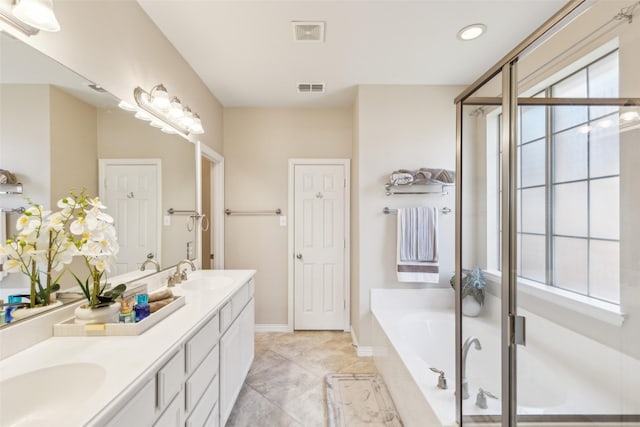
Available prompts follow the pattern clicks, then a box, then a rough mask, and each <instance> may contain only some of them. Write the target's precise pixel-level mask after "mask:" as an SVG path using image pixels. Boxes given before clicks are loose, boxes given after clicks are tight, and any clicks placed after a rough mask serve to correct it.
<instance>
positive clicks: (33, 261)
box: [0, 190, 126, 308]
mask: <svg viewBox="0 0 640 427" xmlns="http://www.w3.org/2000/svg"><path fill="white" fill-rule="evenodd" d="M29 205H30V207H29V208H28V209H27V210H26V211H25V212H24V214H23V215H21V216H20V218H18V221H17V223H16V230H17V234H16V236H15V237H14V238H13V239H9V240H7V242H6V244H5V245H0V257H3V256H4V257H6V258H7V260H6V262H5V263H4V269H5V271H7V272H20V273H23V274H25V275H26V276H27V277H28V278H29V282H30V294H29V300H30V307H31V308H34V307H36V306H42V305H48V304H49V303H50V301H51V294H52V293H53V292H55V291H57V290H59V289H60V285H59V284H58V281H59V280H60V278H61V277H62V275H63V274H64V271H65V267H66V266H67V265H69V264H70V263H71V261H72V260H73V258H74V257H76V256H80V257H82V258H83V259H84V262H85V265H86V267H87V269H88V270H89V275H88V277H87V279H86V280H85V281H84V282H83V281H82V280H81V279H80V278H78V276H77V275H76V274H74V273H73V272H71V274H72V275H73V276H74V277H75V279H76V281H77V282H78V284H79V285H80V287H81V288H82V292H83V293H84V295H85V297H86V298H87V300H88V304H87V305H88V306H89V307H90V308H98V307H103V306H106V305H110V304H112V303H113V302H115V300H116V298H118V297H119V296H120V294H122V292H124V290H125V289H126V286H125V285H124V284H121V285H118V286H116V287H114V288H113V289H110V290H106V275H107V273H109V272H110V269H111V264H112V262H113V260H114V258H115V256H116V254H117V253H118V249H119V246H118V239H117V237H116V230H115V227H114V225H113V218H112V217H111V216H109V215H108V214H106V213H105V212H104V210H105V209H106V206H104V205H103V204H102V203H101V202H100V200H99V199H98V198H97V197H95V198H91V197H89V196H87V195H86V193H85V190H82V191H81V192H80V193H78V194H76V193H74V192H73V191H71V193H70V194H69V196H68V197H65V198H63V199H61V200H59V201H58V203H57V206H58V208H60V211H57V212H51V211H48V210H45V209H44V208H43V206H42V205H40V204H37V203H34V202H32V201H31V200H29ZM103 279H104V280H103ZM25 296H26V295H25Z"/></svg>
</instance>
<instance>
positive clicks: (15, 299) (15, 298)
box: [4, 295, 22, 323]
mask: <svg viewBox="0 0 640 427" xmlns="http://www.w3.org/2000/svg"><path fill="white" fill-rule="evenodd" d="M20 303H22V297H21V296H20V295H9V304H12V305H10V306H8V307H7V308H6V309H5V310H4V315H5V322H7V323H11V321H12V320H13V317H11V312H12V311H13V310H15V309H16V308H18V307H19V306H20Z"/></svg>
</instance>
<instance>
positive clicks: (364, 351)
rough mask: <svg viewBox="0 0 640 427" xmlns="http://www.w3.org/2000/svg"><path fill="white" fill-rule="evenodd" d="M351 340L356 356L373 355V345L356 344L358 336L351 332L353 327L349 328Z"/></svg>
mask: <svg viewBox="0 0 640 427" xmlns="http://www.w3.org/2000/svg"><path fill="white" fill-rule="evenodd" d="M351 342H352V343H353V345H354V346H355V348H356V354H357V355H358V357H371V356H373V347H370V346H361V345H358V338H356V334H355V333H354V332H353V328H351Z"/></svg>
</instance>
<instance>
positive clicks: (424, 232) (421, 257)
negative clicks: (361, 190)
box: [396, 207, 440, 283]
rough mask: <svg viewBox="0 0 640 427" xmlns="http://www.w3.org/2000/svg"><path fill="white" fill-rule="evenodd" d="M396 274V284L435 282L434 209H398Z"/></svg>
mask: <svg viewBox="0 0 640 427" xmlns="http://www.w3.org/2000/svg"><path fill="white" fill-rule="evenodd" d="M397 228H398V235H397V250H396V267H397V268H396V273H397V277H398V281H399V282H410V283H411V282H413V283H439V281H440V274H439V271H440V267H439V263H438V210H437V209H436V208H434V207H423V208H406V209H398V227H397Z"/></svg>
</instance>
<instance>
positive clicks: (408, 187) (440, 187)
mask: <svg viewBox="0 0 640 427" xmlns="http://www.w3.org/2000/svg"><path fill="white" fill-rule="evenodd" d="M453 185H454V184H443V183H441V182H427V183H409V184H386V185H385V186H384V190H385V194H386V195H387V196H391V195H408V194H440V195H443V196H445V195H447V194H449V192H448V191H447V187H451V186H453Z"/></svg>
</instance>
